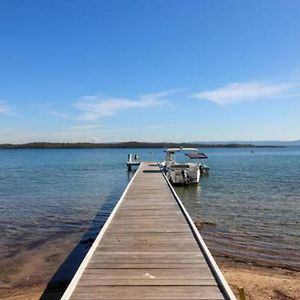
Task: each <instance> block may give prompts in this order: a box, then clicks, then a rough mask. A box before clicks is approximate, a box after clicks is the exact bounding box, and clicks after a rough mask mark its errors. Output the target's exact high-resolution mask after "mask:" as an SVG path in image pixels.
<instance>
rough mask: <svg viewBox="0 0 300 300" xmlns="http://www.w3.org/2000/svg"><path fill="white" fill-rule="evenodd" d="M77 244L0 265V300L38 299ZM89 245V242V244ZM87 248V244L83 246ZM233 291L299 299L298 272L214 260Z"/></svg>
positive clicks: (69, 241)
mask: <svg viewBox="0 0 300 300" xmlns="http://www.w3.org/2000/svg"><path fill="white" fill-rule="evenodd" d="M79 241H80V237H78V234H74V235H68V236H67V238H66V237H65V238H63V237H62V238H60V239H57V240H52V241H48V242H46V243H43V244H41V245H38V246H37V247H35V248H33V249H29V250H26V251H24V252H23V253H22V254H19V255H17V256H14V257H11V258H7V259H5V260H4V261H1V263H0V270H1V271H0V277H1V279H0V299H8V300H21V299H22V300H23V299H24V300H36V299H40V297H41V295H42V294H43V291H44V290H45V288H46V287H47V284H48V282H49V280H50V279H51V278H52V276H53V274H55V272H56V271H57V269H58V268H59V267H60V266H61V264H62V263H63V262H64V261H65V260H66V258H67V257H68V255H69V254H70V253H71V252H72V250H73V248H74V246H75V245H77V244H78V243H79ZM89 242H92V241H89ZM86 248H88V245H86ZM217 263H218V264H219V266H220V268H221V270H222V272H223V274H224V275H225V277H226V279H227V281H228V282H229V284H230V286H231V287H232V288H233V291H234V292H235V293H236V295H237V294H238V291H237V288H238V287H243V288H244V290H245V293H246V299H247V300H261V299H266V300H271V299H272V300H273V299H274V300H275V299H276V300H296V299H300V272H296V271H290V270H286V269H279V268H271V267H259V266H255V265H250V264H245V263H241V262H234V261H229V260H226V259H224V258H219V259H218V258H217ZM66 284H67V282H66V281H61V282H57V283H56V285H54V286H53V287H52V289H50V292H49V293H48V294H47V295H44V296H43V298H42V299H43V300H45V299H52V300H55V299H59V298H60V295H61V294H60V293H58V292H59V291H63V290H64V288H65V286H66Z"/></svg>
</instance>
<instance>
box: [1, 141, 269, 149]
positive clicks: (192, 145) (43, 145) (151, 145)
mask: <svg viewBox="0 0 300 300" xmlns="http://www.w3.org/2000/svg"><path fill="white" fill-rule="evenodd" d="M176 147H190V148H249V147H274V146H255V145H251V144H234V143H233V144H225V143H224V144H200V143H199V144H198V143H167V142H166V143H148V142H135V141H130V142H122V143H48V142H36V143H27V144H0V149H87V148H100V149H101V148H103V149H108V148H176Z"/></svg>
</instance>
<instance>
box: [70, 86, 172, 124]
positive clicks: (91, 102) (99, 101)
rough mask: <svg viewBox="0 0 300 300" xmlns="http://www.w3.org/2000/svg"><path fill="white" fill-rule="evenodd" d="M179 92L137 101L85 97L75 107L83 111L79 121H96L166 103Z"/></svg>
mask: <svg viewBox="0 0 300 300" xmlns="http://www.w3.org/2000/svg"><path fill="white" fill-rule="evenodd" d="M176 91H177V90H170V91H164V92H160V93H156V94H148V95H143V96H140V97H138V98H137V99H129V98H103V97H101V96H99V95H92V96H84V97H81V98H80V99H79V101H78V102H77V103H76V104H75V106H76V107H77V108H78V109H79V110H81V112H82V113H81V114H80V116H79V120H85V121H95V120H97V119H99V118H101V117H104V116H111V115H114V114H116V113H117V112H119V111H121V110H125V109H131V108H132V109H135V108H146V107H151V106H157V105H161V104H163V103H165V101H166V98H167V97H168V96H170V95H171V94H173V93H175V92H176Z"/></svg>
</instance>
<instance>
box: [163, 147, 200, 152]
mask: <svg viewBox="0 0 300 300" xmlns="http://www.w3.org/2000/svg"><path fill="white" fill-rule="evenodd" d="M198 150H199V149H197V148H169V149H166V150H165V152H178V151H198Z"/></svg>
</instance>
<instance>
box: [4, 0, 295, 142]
mask: <svg viewBox="0 0 300 300" xmlns="http://www.w3.org/2000/svg"><path fill="white" fill-rule="evenodd" d="M0 46H1V47H0V54H1V55H0V143H5V142H11V143H22V142H31V141H92V142H93V141H94V142H109V141H126V140H138V141H216V140H218V141H222V140H223V141H225V140H272V139H281V140H293V139H299V138H300V117H299V116H300V2H299V1H298V0H288V1H286V0H282V1H279V0H269V1H268V0H265V1H217V0H216V1H214V0H207V1H200V0H197V1H192V0H190V1H176V0H173V1H167V0H165V1H160V0H157V1H155V0H152V1H144V0H139V1H134V0H131V1H127V0H119V1H116V0H112V1H94V0H89V1H83V0H82V1H76V0H73V1H63V0H59V1H58V0H57V1H55V0H52V1H33V0H27V1H23V0H18V1H16V0H2V1H0Z"/></svg>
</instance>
